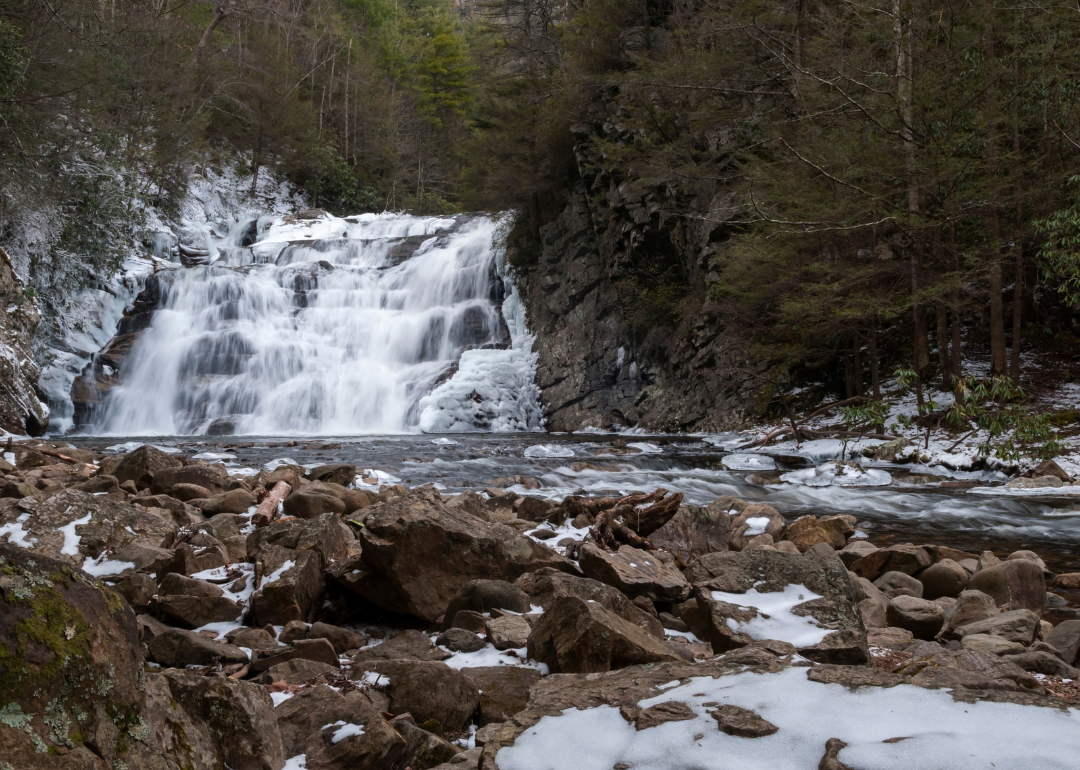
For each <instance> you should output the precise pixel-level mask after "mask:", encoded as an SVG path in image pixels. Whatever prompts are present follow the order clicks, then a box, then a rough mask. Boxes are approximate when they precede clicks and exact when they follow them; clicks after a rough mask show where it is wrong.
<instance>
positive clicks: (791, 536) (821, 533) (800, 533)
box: [784, 516, 844, 553]
mask: <svg viewBox="0 0 1080 770" xmlns="http://www.w3.org/2000/svg"><path fill="white" fill-rule="evenodd" d="M784 538H785V539H786V540H788V541H789V542H792V543H794V544H795V547H796V548H798V549H799V551H800V552H801V553H806V552H807V551H809V550H810V549H811V548H813V547H814V546H815V545H817V544H818V543H828V544H829V545H830V546H831V547H834V548H835V547H836V546H835V545H834V544H833V540H834V538H833V535H832V533H830V532H829V531H828V530H827V529H826V528H825V527H823V526H821V524H819V523H818V520H817V516H800V517H799V518H798V519H796V520H795V521H793V522H791V523H790V524H788V527H787V532H786V533H785V534H784ZM843 546H844V542H843V538H841V542H840V547H841V548H843Z"/></svg>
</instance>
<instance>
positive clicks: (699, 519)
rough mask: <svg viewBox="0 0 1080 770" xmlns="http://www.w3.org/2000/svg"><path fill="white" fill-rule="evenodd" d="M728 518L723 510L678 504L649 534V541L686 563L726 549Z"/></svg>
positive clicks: (680, 561)
mask: <svg viewBox="0 0 1080 770" xmlns="http://www.w3.org/2000/svg"><path fill="white" fill-rule="evenodd" d="M730 532H731V517H730V516H728V515H727V513H725V512H724V511H718V510H716V509H714V508H703V507H701V506H698V505H681V506H679V510H678V512H677V513H676V514H675V516H674V517H672V518H671V519H670V520H669V521H668V522H667V523H666V524H664V526H662V527H660V529H658V530H656V531H654V532H653V533H652V534H650V535H649V542H651V543H652V544H653V545H655V546H656V547H657V548H663V549H665V550H667V551H668V552H670V553H672V554H674V555H675V558H676V559H677V560H678V562H676V563H682V564H689V563H690V562H692V561H693V560H694V559H696V558H698V557H699V556H704V555H705V554H707V553H713V552H714V551H726V550H727V549H728V539H729V537H730Z"/></svg>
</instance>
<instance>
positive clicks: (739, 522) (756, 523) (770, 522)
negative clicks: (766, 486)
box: [710, 501, 787, 551]
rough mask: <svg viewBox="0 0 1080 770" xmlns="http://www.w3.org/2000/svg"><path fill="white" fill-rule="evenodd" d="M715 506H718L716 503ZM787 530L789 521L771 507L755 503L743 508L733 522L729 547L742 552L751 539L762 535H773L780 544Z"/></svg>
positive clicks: (774, 539)
mask: <svg viewBox="0 0 1080 770" xmlns="http://www.w3.org/2000/svg"><path fill="white" fill-rule="evenodd" d="M713 505H716V502H715V501H714V503H713ZM710 507H712V506H710ZM751 519H753V521H751ZM786 529H787V520H786V519H785V518H784V517H783V516H781V515H780V513H779V511H777V510H776V509H775V508H773V507H772V506H771V505H765V504H764V503H754V504H752V505H748V506H746V507H745V508H743V509H742V511H740V512H739V514H738V515H737V516H735V518H734V519H733V520H732V522H731V536H730V538H729V540H728V546H729V547H730V548H731V550H733V551H741V550H743V549H744V548H745V547H746V544H747V543H748V542H749V541H750V539H751V538H753V537H756V536H757V535H760V534H768V535H771V536H772V539H773V541H774V542H780V540H781V539H782V538H783V536H784V532H785V530H786Z"/></svg>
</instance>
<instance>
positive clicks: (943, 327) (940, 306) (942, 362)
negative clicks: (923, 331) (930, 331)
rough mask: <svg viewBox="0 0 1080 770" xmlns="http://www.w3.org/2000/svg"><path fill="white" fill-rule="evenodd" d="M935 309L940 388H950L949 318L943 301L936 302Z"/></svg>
mask: <svg viewBox="0 0 1080 770" xmlns="http://www.w3.org/2000/svg"><path fill="white" fill-rule="evenodd" d="M936 310H937V356H938V369H940V370H941V389H942V390H946V391H947V390H951V388H950V387H949V386H950V385H951V384H952V383H951V382H950V381H951V380H952V363H951V361H950V360H949V359H950V358H951V356H950V355H949V319H948V312H947V311H946V310H945V303H944V302H938V303H937V305H936Z"/></svg>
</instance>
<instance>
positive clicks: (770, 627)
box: [711, 583, 832, 647]
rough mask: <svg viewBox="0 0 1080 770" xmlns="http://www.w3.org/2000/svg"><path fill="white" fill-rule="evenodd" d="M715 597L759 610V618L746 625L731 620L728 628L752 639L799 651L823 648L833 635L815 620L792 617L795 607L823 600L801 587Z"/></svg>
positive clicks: (715, 594)
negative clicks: (796, 648)
mask: <svg viewBox="0 0 1080 770" xmlns="http://www.w3.org/2000/svg"><path fill="white" fill-rule="evenodd" d="M711 595H712V600H713V601H714V602H727V603H728V604H734V605H737V606H739V607H753V608H754V609H756V610H757V612H758V614H757V616H756V617H754V618H751V619H750V620H748V621H746V622H739V621H737V620H735V619H734V618H728V619H727V625H728V628H730V629H731V630H732V631H735V632H737V633H742V634H746V635H747V636H749V637H750V638H751V639H778V640H780V641H782V642H789V643H791V644H793V645H795V646H796V647H809V646H811V645H814V644H819V643H820V642H821V641H822V640H823V639H824V638H825V637H826V636H828V635H829V634H830V633H832V632H831V631H830V630H829V629H827V628H822V627H821V626H819V625H818V624H817V621H816V620H814V619H813V618H811V617H806V616H801V615H795V614H794V613H792V611H791V610H792V609H793V608H794V607H797V606H798V605H800V604H805V603H806V602H809V601H813V600H814V599H820V598H822V597H821V596H819V595H818V594H816V593H814V592H813V591H811V590H810V589H808V588H807V587H806V586H804V585H801V584H799V583H791V584H789V585H786V586H784V590H783V591H770V592H768V593H759V592H758V590H757V589H756V588H751V589H750V590H749V591H747V592H746V593H742V594H734V593H727V592H725V591H713V592H712V594H711Z"/></svg>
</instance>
